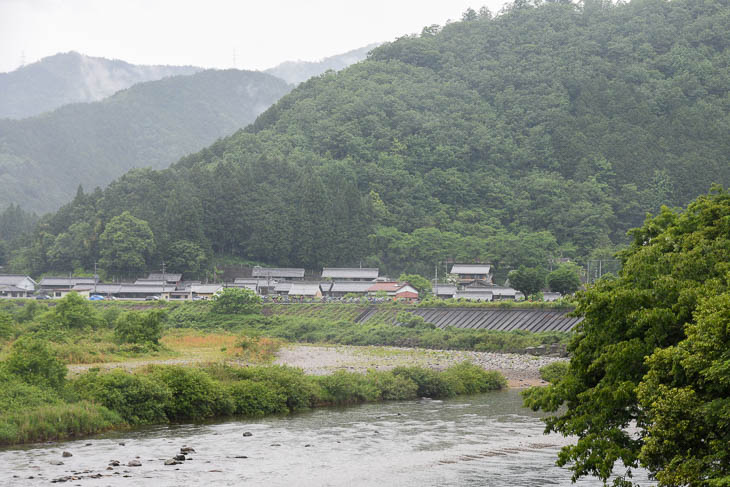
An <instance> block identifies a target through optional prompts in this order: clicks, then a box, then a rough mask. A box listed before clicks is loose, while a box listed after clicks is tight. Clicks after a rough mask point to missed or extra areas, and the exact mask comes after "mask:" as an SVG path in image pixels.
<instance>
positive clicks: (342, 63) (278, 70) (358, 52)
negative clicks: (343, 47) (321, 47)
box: [264, 43, 378, 84]
mask: <svg viewBox="0 0 730 487" xmlns="http://www.w3.org/2000/svg"><path fill="white" fill-rule="evenodd" d="M377 46H378V44H377V43H376V44H368V45H367V46H364V47H360V48H358V49H353V50H351V51H347V52H344V53H342V54H336V55H334V56H329V57H326V58H324V59H322V60H321V61H286V62H283V63H281V64H278V65H276V66H274V67H273V68H269V69H266V70H264V73H269V74H272V75H274V76H276V77H277V78H281V79H283V80H284V81H286V82H287V83H291V84H298V83H301V82H302V81H306V80H308V79H309V78H311V77H312V76H318V75H320V74H322V73H324V72H325V71H329V70H330V69H331V70H333V71H339V70H341V69H344V68H346V67H348V66H350V65H352V64H355V63H358V62H360V61H362V60H363V59H365V58H366V57H367V54H368V52H370V51H372V50H373V49H374V48H375V47H377Z"/></svg>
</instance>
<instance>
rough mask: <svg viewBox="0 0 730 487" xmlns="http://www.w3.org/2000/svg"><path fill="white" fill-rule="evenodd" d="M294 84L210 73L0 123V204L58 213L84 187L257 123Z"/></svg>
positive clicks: (157, 164)
mask: <svg viewBox="0 0 730 487" xmlns="http://www.w3.org/2000/svg"><path fill="white" fill-rule="evenodd" d="M290 89H291V86H290V85H287V84H286V83H285V82H284V81H282V80H280V79H279V78H275V77H273V76H271V75H268V74H265V73H260V72H254V71H238V70H226V71H215V70H209V71H202V72H199V73H197V74H194V75H190V76H175V77H168V78H164V79H161V80H158V81H151V82H147V83H140V84H137V85H134V86H133V87H131V88H129V89H126V90H122V91H120V92H118V93H116V94H115V95H113V96H111V97H109V98H106V99H104V100H102V101H98V102H93V103H78V104H71V105H66V106H64V107H62V108H59V109H57V110H55V111H53V112H49V113H45V114H43V115H40V116H36V117H32V118H26V119H22V120H9V119H5V120H0V208H3V207H5V206H7V205H8V204H10V203H16V204H19V205H20V206H21V207H23V208H24V209H25V210H32V211H36V212H46V211H50V210H55V209H57V208H58V207H59V206H61V205H62V204H63V203H66V202H67V201H69V200H70V199H71V198H72V197H73V195H74V194H75V193H76V189H77V187H78V186H79V184H81V185H83V187H84V188H87V189H93V188H94V187H96V186H103V185H105V184H107V183H109V182H110V181H112V180H113V179H114V178H116V177H118V176H120V175H122V174H124V173H125V172H126V171H128V170H129V169H131V168H134V167H152V168H164V167H167V166H168V165H170V164H171V163H172V162H174V161H176V160H178V159H179V158H180V157H182V156H184V155H185V154H188V153H190V152H192V151H197V150H200V148H201V147H205V146H206V145H208V144H210V143H212V142H213V141H215V140H216V139H217V138H219V137H222V136H224V135H228V134H230V133H233V132H234V131H235V130H236V129H238V128H240V127H242V126H245V125H246V124H248V123H250V122H252V121H253V120H254V119H255V118H256V116H257V115H258V114H260V113H261V112H263V111H264V110H265V109H266V108H268V107H269V106H270V105H271V104H272V103H274V102H275V101H276V100H278V99H279V98H280V97H281V96H283V95H284V94H286V93H287V92H288V91H289V90H290Z"/></svg>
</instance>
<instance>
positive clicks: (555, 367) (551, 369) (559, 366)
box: [540, 361, 570, 384]
mask: <svg viewBox="0 0 730 487" xmlns="http://www.w3.org/2000/svg"><path fill="white" fill-rule="evenodd" d="M568 369H570V363H568V362H562V361H561V362H553V363H551V364H548V365H546V366H544V367H540V377H541V378H542V380H545V381H547V382H551V383H553V384H555V383H556V382H560V380H561V379H562V378H563V377H565V375H566V374H567V373H568Z"/></svg>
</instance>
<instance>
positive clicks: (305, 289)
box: [289, 282, 320, 296]
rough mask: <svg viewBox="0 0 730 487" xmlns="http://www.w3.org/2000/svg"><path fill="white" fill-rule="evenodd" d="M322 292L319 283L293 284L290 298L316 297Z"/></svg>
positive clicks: (290, 289)
mask: <svg viewBox="0 0 730 487" xmlns="http://www.w3.org/2000/svg"><path fill="white" fill-rule="evenodd" d="M319 292H320V289H319V283H318V282H315V283H311V282H309V283H304V284H300V283H296V282H295V283H293V284H292V286H291V288H289V296H316V295H317V293H319Z"/></svg>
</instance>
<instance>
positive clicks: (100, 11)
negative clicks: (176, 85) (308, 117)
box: [0, 0, 504, 72]
mask: <svg viewBox="0 0 730 487" xmlns="http://www.w3.org/2000/svg"><path fill="white" fill-rule="evenodd" d="M503 3H504V2H503V0H478V1H473V0H440V1H436V0H366V1H363V0H357V1H345V0H308V1H307V0H261V1H248V0H239V1H235V0H0V72H6V71H12V70H13V69H15V68H17V67H18V66H19V65H21V62H22V60H23V59H25V63H26V64H28V63H31V62H34V61H37V60H38V59H40V58H42V57H45V56H49V55H52V54H55V53H57V52H66V51H78V52H81V53H83V54H88V55H91V56H102V57H107V58H116V59H123V60H125V61H129V62H131V63H135V64H177V65H182V64H192V65H196V66H203V67H218V68H228V67H233V63H234V50H235V64H236V67H238V68H245V69H264V68H268V67H271V66H274V65H276V64H278V63H280V62H282V61H286V60H296V59H303V60H317V59H321V58H323V57H326V56H330V55H332V54H338V53H341V52H345V51H348V50H350V49H355V48H358V47H362V46H364V45H367V44H369V43H372V42H382V41H389V40H393V39H394V38H396V37H398V36H401V35H404V34H410V33H416V32H420V31H421V28H422V27H423V26H425V25H430V24H441V25H443V24H444V23H446V21H447V19H452V20H457V19H459V18H460V17H461V13H462V12H463V11H464V10H466V9H467V8H468V7H472V8H474V9H475V10H478V9H479V7H480V6H482V5H486V6H488V7H489V8H490V9H491V10H492V11H493V12H496V11H498V10H499V9H500V8H501V6H502V4H503Z"/></svg>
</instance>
